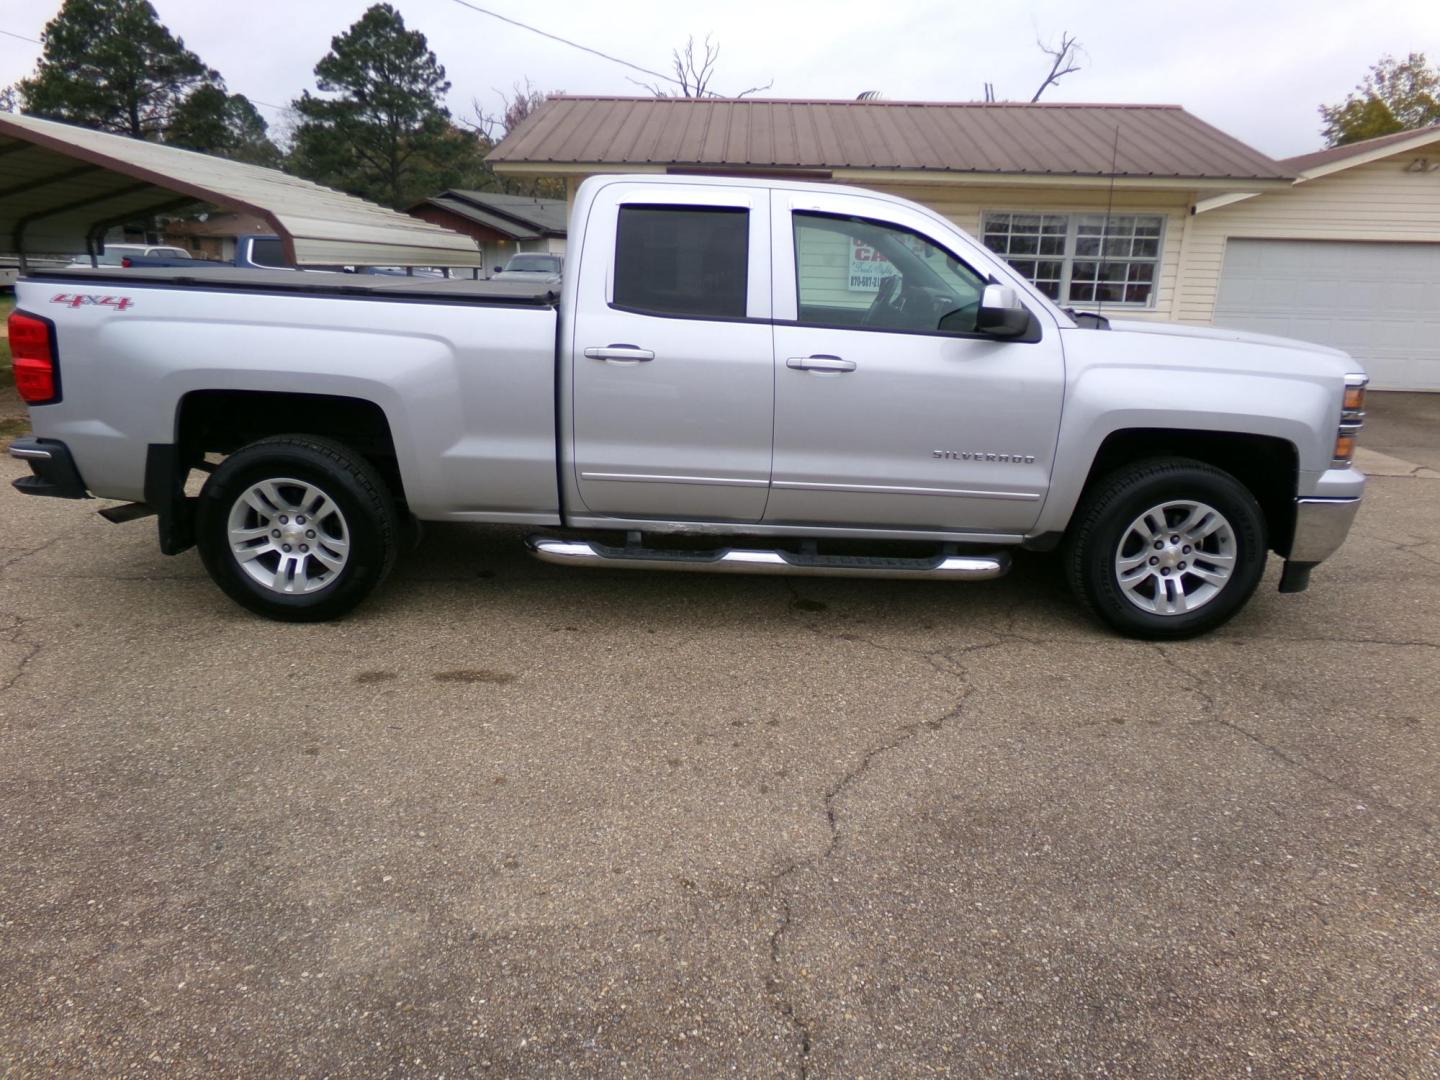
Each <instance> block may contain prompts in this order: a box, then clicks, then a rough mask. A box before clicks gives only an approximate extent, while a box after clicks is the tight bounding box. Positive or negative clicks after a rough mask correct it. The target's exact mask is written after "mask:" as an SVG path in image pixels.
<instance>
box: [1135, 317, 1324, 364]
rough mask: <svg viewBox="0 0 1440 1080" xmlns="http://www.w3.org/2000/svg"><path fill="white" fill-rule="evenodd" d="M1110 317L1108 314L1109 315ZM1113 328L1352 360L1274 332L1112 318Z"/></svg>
mask: <svg viewBox="0 0 1440 1080" xmlns="http://www.w3.org/2000/svg"><path fill="white" fill-rule="evenodd" d="M1107 318H1108V317H1107ZM1109 322H1110V329H1111V330H1112V331H1119V332H1120V333H1124V334H1164V335H1166V336H1168V337H1182V338H1202V339H1205V340H1208V341H1235V342H1239V343H1241V344H1244V345H1270V346H1273V347H1274V348H1277V349H1299V350H1301V351H1302V352H1309V353H1323V354H1325V355H1328V356H1338V357H1342V358H1346V359H1348V358H1349V356H1350V354H1349V353H1347V352H1345V351H1344V350H1343V349H1332V348H1331V347H1330V346H1328V345H1316V344H1315V343H1314V342H1313V341H1299V340H1297V339H1295V338H1286V337H1276V336H1274V335H1273V334H1252V333H1250V332H1249V331H1247V330H1226V329H1224V328H1222V327H1219V326H1187V325H1184V324H1182V323H1172V322H1150V321H1148V320H1145V321H1142V320H1140V319H1109Z"/></svg>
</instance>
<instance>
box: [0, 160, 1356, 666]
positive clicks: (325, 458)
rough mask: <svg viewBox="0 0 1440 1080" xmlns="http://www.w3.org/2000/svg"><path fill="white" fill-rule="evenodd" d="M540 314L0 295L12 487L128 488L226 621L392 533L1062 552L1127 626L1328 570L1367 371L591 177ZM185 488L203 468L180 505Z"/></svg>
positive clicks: (798, 199) (1158, 621) (1172, 623)
mask: <svg viewBox="0 0 1440 1080" xmlns="http://www.w3.org/2000/svg"><path fill="white" fill-rule="evenodd" d="M569 235H570V241H571V247H570V252H569V254H568V255H567V256H566V265H565V270H564V276H563V282H564V284H563V290H562V291H561V293H560V294H559V295H558V296H557V295H556V294H555V293H553V292H551V291H549V289H548V288H547V287H546V286H545V285H543V284H531V285H521V284H515V285H508V286H507V285H506V284H504V283H503V281H501V282H468V281H424V282H412V281H408V280H405V279H369V280H360V279H357V278H355V277H347V276H343V275H325V274H294V273H288V274H287V273H273V274H272V273H267V272H264V271H227V270H196V271H193V272H186V271H183V270H176V269H165V270H158V269H157V270H141V269H135V270H130V271H126V272H123V273H116V272H113V271H106V270H104V269H103V268H102V269H100V270H62V271H53V272H48V273H43V274H40V273H37V274H34V275H32V276H30V277H28V278H26V279H24V280H22V281H21V282H20V283H19V286H18V291H19V302H18V307H17V309H16V312H15V314H14V315H13V316H12V318H11V321H10V340H11V344H12V349H13V351H14V354H15V357H16V360H15V365H16V380H17V384H18V386H19V388H20V390H21V392H22V394H23V395H24V396H25V398H26V400H27V401H28V402H29V403H30V406H31V409H30V412H31V417H32V420H33V423H34V430H35V437H34V438H27V439H21V440H19V441H17V442H16V443H15V444H14V446H13V447H12V449H11V451H10V452H11V453H12V454H13V455H15V456H17V457H20V458H24V459H26V460H27V461H29V462H30V464H31V466H32V471H33V475H31V476H27V477H23V478H22V479H20V480H18V481H17V482H16V486H17V487H18V488H19V490H20V491H22V492H25V493H27V494H31V495H52V496H60V497H66V498H83V497H85V496H87V494H93V495H96V496H99V497H102V498H107V499H118V500H130V501H131V502H132V505H130V506H122V507H112V508H108V509H107V510H106V511H104V512H105V513H106V515H107V516H109V517H111V518H112V520H123V519H127V518H130V517H135V516H141V515H144V514H148V513H154V514H155V515H157V516H158V520H159V534H160V547H161V550H162V551H164V552H166V553H167V554H174V553H176V552H180V551H184V550H185V549H187V548H189V547H191V546H192V545H194V546H198V547H199V550H200V555H201V557H202V558H203V560H204V563H205V565H206V567H207V568H208V570H209V572H210V574H211V575H212V576H213V577H214V579H215V581H216V583H217V584H218V585H219V586H220V587H221V588H222V589H223V590H224V591H225V592H226V593H228V594H229V595H230V596H231V597H232V598H233V599H235V600H236V601H238V602H239V603H241V604H243V605H244V606H246V607H247V608H250V609H252V610H253V611H257V612H260V613H261V614H264V615H268V616H271V617H273V618H278V619H289V620H316V619H325V618H330V617H333V616H337V615H339V614H341V613H343V612H345V611H347V610H349V609H350V608H352V607H353V606H354V605H355V604H357V603H358V602H359V601H360V600H361V599H362V598H363V597H364V596H365V595H366V594H368V593H369V592H370V591H371V590H372V589H373V588H375V587H376V585H378V584H379V583H380V582H381V580H382V579H384V577H385V575H386V574H387V572H388V571H389V570H390V567H391V565H392V563H393V562H394V560H395V557H396V551H397V548H398V547H400V545H401V538H402V534H403V532H404V530H405V528H406V526H407V523H409V522H411V521H412V520H416V519H418V520H423V521H460V522H501V523H505V524H509V525H516V524H519V525H524V526H528V527H531V528H532V529H533V530H534V535H533V536H532V537H531V538H530V540H529V546H530V548H531V550H532V551H533V552H534V553H535V555H537V556H538V557H540V558H541V559H545V560H547V561H550V562H554V563H561V564H566V565H573V566H602V567H611V568H629V569H638V570H657V569H666V570H701V571H713V572H739V573H769V574H826V575H852V576H873V577H898V578H933V579H936V580H942V579H955V580H974V579H983V578H992V577H996V576H998V575H1000V574H1003V573H1004V572H1005V570H1006V569H1007V567H1008V565H1009V556H1008V554H1007V549H1009V548H1013V547H1016V546H1022V547H1026V548H1030V549H1033V550H1041V551H1044V550H1050V549H1055V548H1059V549H1061V550H1062V552H1063V558H1064V560H1065V565H1066V567H1067V569H1068V573H1069V577H1070V580H1071V582H1072V584H1073V586H1074V589H1075V592H1076V594H1077V595H1078V596H1079V598H1080V600H1081V601H1082V602H1083V603H1084V604H1085V605H1086V606H1087V607H1088V608H1089V609H1090V610H1091V611H1092V612H1093V613H1094V614H1096V615H1097V616H1099V617H1100V618H1101V619H1103V620H1104V621H1105V622H1107V623H1108V624H1109V625H1110V626H1112V627H1114V628H1115V629H1117V630H1119V631H1121V632H1123V633H1126V634H1131V635H1136V636H1141V637H1150V638H1174V637H1182V636H1186V635H1191V634H1195V633H1199V632H1202V631H1204V630H1208V629H1210V628H1212V627H1214V626H1217V625H1219V624H1220V623H1222V622H1223V621H1225V620H1226V619H1227V618H1229V617H1230V616H1231V615H1233V614H1234V613H1235V612H1236V611H1237V610H1238V609H1239V608H1240V607H1241V606H1242V605H1243V604H1244V603H1245V601H1246V600H1247V599H1248V598H1249V596H1250V595H1251V593H1252V592H1253V590H1254V589H1255V587H1256V585H1257V583H1258V582H1259V581H1260V577H1261V573H1262V571H1263V569H1264V566H1265V561H1266V556H1267V552H1269V551H1274V552H1276V553H1277V554H1278V555H1280V556H1282V557H1284V558H1285V559H1286V560H1287V562H1286V565H1285V568H1284V572H1283V574H1282V575H1281V578H1280V589H1281V590H1282V591H1287V592H1293V591H1298V590H1300V589H1303V588H1304V587H1305V586H1306V584H1307V581H1308V577H1309V573H1310V570H1311V568H1312V567H1313V566H1314V565H1315V564H1316V563H1319V562H1320V561H1321V560H1323V559H1325V558H1326V557H1327V556H1329V555H1330V554H1331V553H1332V552H1333V551H1335V549H1336V548H1337V547H1338V546H1339V545H1340V543H1341V542H1342V540H1343V539H1344V537H1345V535H1346V533H1347V531H1348V530H1349V527H1350V523H1351V520H1352V519H1353V517H1354V515H1355V512H1356V509H1357V507H1358V505H1359V501H1360V497H1361V493H1362V489H1363V487H1364V477H1363V476H1362V475H1361V474H1360V473H1359V472H1358V471H1357V470H1355V469H1353V468H1351V466H1350V458H1351V454H1352V451H1353V449H1354V443H1355V433H1356V431H1357V430H1358V429H1359V426H1360V423H1361V420H1362V417H1363V415H1364V413H1363V404H1364V385H1365V376H1364V373H1363V371H1362V369H1361V367H1360V365H1358V364H1357V363H1356V362H1355V361H1353V360H1351V359H1350V358H1349V357H1347V356H1346V355H1344V354H1343V353H1339V352H1335V351H1332V350H1329V349H1324V348H1320V347H1317V346H1312V345H1306V344H1302V343H1299V342H1295V341H1287V340H1282V339H1278V338H1264V337H1258V336H1254V335H1248V334H1240V333H1232V332H1229V331H1224V330H1214V329H1200V328H1193V327H1181V326H1173V325H1165V324H1160V323H1152V322H1138V321H1120V320H1118V319H1106V318H1103V317H1098V316H1096V315H1091V314H1083V315H1082V314H1077V313H1075V312H1070V311H1064V310H1061V309H1059V308H1057V307H1055V306H1054V305H1053V304H1052V303H1051V302H1050V301H1049V300H1048V299H1047V298H1046V297H1045V296H1044V295H1043V294H1041V293H1040V292H1039V291H1037V290H1036V289H1034V288H1033V287H1031V285H1030V284H1029V283H1028V282H1026V281H1025V280H1024V278H1022V277H1021V276H1020V275H1018V274H1017V273H1016V272H1015V271H1014V270H1012V269H1011V268H1010V266H1008V265H1007V264H1006V263H1005V261H1004V260H1003V259H1001V258H999V257H997V256H995V255H993V254H992V253H990V252H989V251H987V250H986V249H985V248H984V247H983V246H982V245H980V244H978V243H976V242H975V241H974V240H972V239H971V238H970V237H968V236H966V235H965V234H964V233H963V232H961V231H960V230H959V229H957V228H956V227H955V226H954V225H953V224H952V223H951V222H949V221H947V220H945V219H944V218H942V217H940V216H939V215H937V214H935V213H933V212H931V211H929V210H927V209H925V208H923V207H920V206H916V205H914V204H912V203H909V202H906V201H904V200H902V199H898V198H893V197H890V196H886V195H881V194H876V193H873V192H867V191H862V190H855V189H849V188H843V187H836V186H830V185H813V184H800V183H787V182H781V181H762V180H741V179H733V180H730V179H713V178H697V177H657V176H630V177H626V176H617V177H605V178H597V179H592V180H589V181H587V182H586V183H585V184H584V185H582V186H581V188H580V190H579V192H578V195H577V197H576V201H575V207H574V214H573V218H572V223H571V226H570V234H569ZM195 470H200V471H201V472H205V473H208V477H206V478H205V482H204V486H203V489H201V490H200V493H199V495H198V497H195V496H190V495H187V494H186V484H187V479H188V478H189V477H190V475H191V473H192V472H193V471H195Z"/></svg>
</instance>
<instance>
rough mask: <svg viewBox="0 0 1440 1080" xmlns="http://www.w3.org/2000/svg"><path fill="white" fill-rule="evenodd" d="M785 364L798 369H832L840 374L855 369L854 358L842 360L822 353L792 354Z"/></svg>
mask: <svg viewBox="0 0 1440 1080" xmlns="http://www.w3.org/2000/svg"><path fill="white" fill-rule="evenodd" d="M785 366H786V367H788V368H794V369H795V370H796V371H830V372H834V373H836V374H839V373H840V372H843V371H854V370H855V361H854V360H841V359H840V357H838V356H829V355H826V354H821V355H819V356H792V357H790V359H789V360H786V361H785Z"/></svg>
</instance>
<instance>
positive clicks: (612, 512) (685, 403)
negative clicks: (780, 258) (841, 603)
mask: <svg viewBox="0 0 1440 1080" xmlns="http://www.w3.org/2000/svg"><path fill="white" fill-rule="evenodd" d="M608 237H613V238H614V240H613V243H610V242H608V239H607V238H608ZM769 245H770V231H769V193H768V191H766V190H765V189H763V188H758V187H757V188H750V189H743V188H742V189H736V190H733V191H725V192H719V193H717V192H716V191H715V190H714V189H713V188H710V189H706V188H704V187H703V186H699V185H697V186H696V187H694V188H689V187H687V186H684V185H679V186H677V185H674V184H667V185H664V186H663V187H662V186H658V185H657V186H653V187H647V186H646V185H644V184H639V183H630V184H616V185H613V186H612V187H609V188H606V189H603V190H602V191H601V193H600V194H599V195H598V196H597V199H596V202H595V204H594V205H593V206H592V208H591V214H590V222H589V224H588V225H587V228H586V234H585V250H584V253H583V263H582V266H581V268H580V275H581V277H580V282H579V287H578V290H577V301H576V305H577V314H576V319H575V325H574V338H573V342H572V343H571V347H572V348H573V350H574V351H573V355H572V367H571V370H572V373H573V384H572V385H573V393H572V396H571V401H572V409H573V415H574V425H575V426H574V433H573V449H572V455H573V468H574V479H575V485H576V490H577V491H578V493H579V496H580V499H581V501H582V502H583V503H584V508H583V511H581V512H582V513H583V512H584V511H588V512H589V513H590V514H593V515H597V516H606V517H619V518H634V519H646V518H650V519H667V520H696V521H699V520H711V521H736V522H756V521H759V520H760V518H761V516H762V514H763V513H764V510H765V499H766V496H767V494H768V489H769V485H770V448H771V436H772V431H773V423H774V402H775V398H774V391H775V384H774V370H773V365H774V351H773V346H772V341H771V327H770V324H769V314H770V308H769V305H770V251H769ZM577 509H579V508H577Z"/></svg>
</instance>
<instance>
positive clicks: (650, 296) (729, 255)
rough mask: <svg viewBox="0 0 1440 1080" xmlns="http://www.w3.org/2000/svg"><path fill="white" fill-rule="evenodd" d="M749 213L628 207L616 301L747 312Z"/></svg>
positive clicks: (618, 253)
mask: <svg viewBox="0 0 1440 1080" xmlns="http://www.w3.org/2000/svg"><path fill="white" fill-rule="evenodd" d="M749 249H750V212H749V211H748V210H743V209H738V208H735V209H732V208H730V207H708V206H707V207H696V206H622V207H621V208H620V225H619V233H618V235H617V238H616V246H615V304H616V306H617V307H623V308H630V309H632V310H635V311H648V312H654V313H656V314H660V315H696V316H701V317H704V316H710V317H717V318H743V317H744V315H745V293H746V264H747V262H748V260H749Z"/></svg>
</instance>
